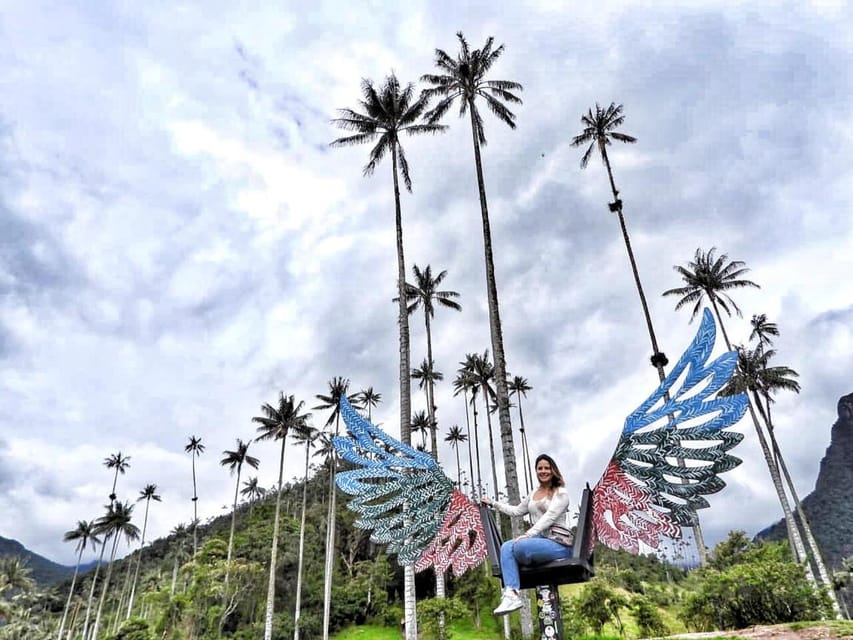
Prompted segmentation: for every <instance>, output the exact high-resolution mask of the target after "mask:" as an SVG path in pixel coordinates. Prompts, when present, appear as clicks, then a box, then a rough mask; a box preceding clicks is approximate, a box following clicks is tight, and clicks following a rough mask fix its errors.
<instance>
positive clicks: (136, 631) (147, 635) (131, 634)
mask: <svg viewBox="0 0 853 640" xmlns="http://www.w3.org/2000/svg"><path fill="white" fill-rule="evenodd" d="M109 640H151V632H150V631H149V630H148V623H147V622H146V621H145V620H143V619H142V618H131V619H130V620H128V621H126V622H125V623H124V624H122V625H121V627H120V628H119V630H118V632H116V634H115V635H112V636H109Z"/></svg>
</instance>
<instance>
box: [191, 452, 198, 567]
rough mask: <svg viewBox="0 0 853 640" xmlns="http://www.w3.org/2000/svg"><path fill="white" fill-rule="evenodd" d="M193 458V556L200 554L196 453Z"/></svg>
mask: <svg viewBox="0 0 853 640" xmlns="http://www.w3.org/2000/svg"><path fill="white" fill-rule="evenodd" d="M191 455H192V457H193V556H195V554H196V553H198V491H196V481H195V458H196V454H195V451H193V452H192V453H191Z"/></svg>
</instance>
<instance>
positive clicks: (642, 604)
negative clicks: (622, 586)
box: [631, 596, 669, 638]
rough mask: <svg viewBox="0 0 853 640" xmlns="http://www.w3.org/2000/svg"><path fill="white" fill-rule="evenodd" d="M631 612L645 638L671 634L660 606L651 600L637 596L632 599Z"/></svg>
mask: <svg viewBox="0 0 853 640" xmlns="http://www.w3.org/2000/svg"><path fill="white" fill-rule="evenodd" d="M631 613H632V614H633V615H634V620H635V621H636V622H637V626H638V627H639V629H640V635H641V636H643V637H644V638H649V637H660V636H665V635H667V634H669V628H668V627H667V626H666V624H664V621H663V618H662V617H661V615H660V611H658V608H657V607H656V606H655V605H654V603H652V601H651V600H649V599H648V598H645V597H643V596H637V597H636V598H634V599H633V600H631Z"/></svg>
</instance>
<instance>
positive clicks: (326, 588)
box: [313, 376, 356, 640]
mask: <svg viewBox="0 0 853 640" xmlns="http://www.w3.org/2000/svg"><path fill="white" fill-rule="evenodd" d="M328 385H329V393H328V394H325V395H324V394H317V395H316V396H315V397H316V398H317V399H318V400H320V404H318V405H317V406H315V407H313V409H314V410H318V411H324V410H331V411H330V413H329V417H328V418H327V419H326V428H327V429H328V428H331V426H332V424H334V425H335V431H334V435H336V436H337V435H338V434H339V433H340V429H341V398H346V399H347V400H349V401H350V402H353V401H355V398H356V394H354V393H353V394H349V395H348V394H347V391H348V390H349V378H344V377H341V376H337V377H335V378H332V379H331V380H329V382H328ZM336 459H337V458H336V456H335V452H334V451H332V453H331V461H330V462H331V464H330V467H329V510H328V512H327V514H326V516H327V517H326V522H327V528H326V566H325V575H324V578H323V638H324V640H328V635H329V622H330V620H331V613H332V574H333V571H334V559H335V520H336V517H337V513H336V502H337V500H336V498H337V490H336V487H335V474H336V471H337V464H336Z"/></svg>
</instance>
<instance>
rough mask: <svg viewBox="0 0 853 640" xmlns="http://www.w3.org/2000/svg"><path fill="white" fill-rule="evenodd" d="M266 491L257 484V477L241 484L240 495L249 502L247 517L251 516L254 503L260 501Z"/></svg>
mask: <svg viewBox="0 0 853 640" xmlns="http://www.w3.org/2000/svg"><path fill="white" fill-rule="evenodd" d="M266 492H267V491H266V489H264V488H263V487H262V486H261V485H259V484H258V478H257V476H253V477H251V478H249V479H248V480H246V481H245V482H243V488H242V489H240V495H241V496H245V498H246V499H247V500H248V501H249V515H250V516H251V515H252V510H253V509H254V507H255V502H257V501H258V500H260V499H261V498H263V497H264V495H265V494H266Z"/></svg>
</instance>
